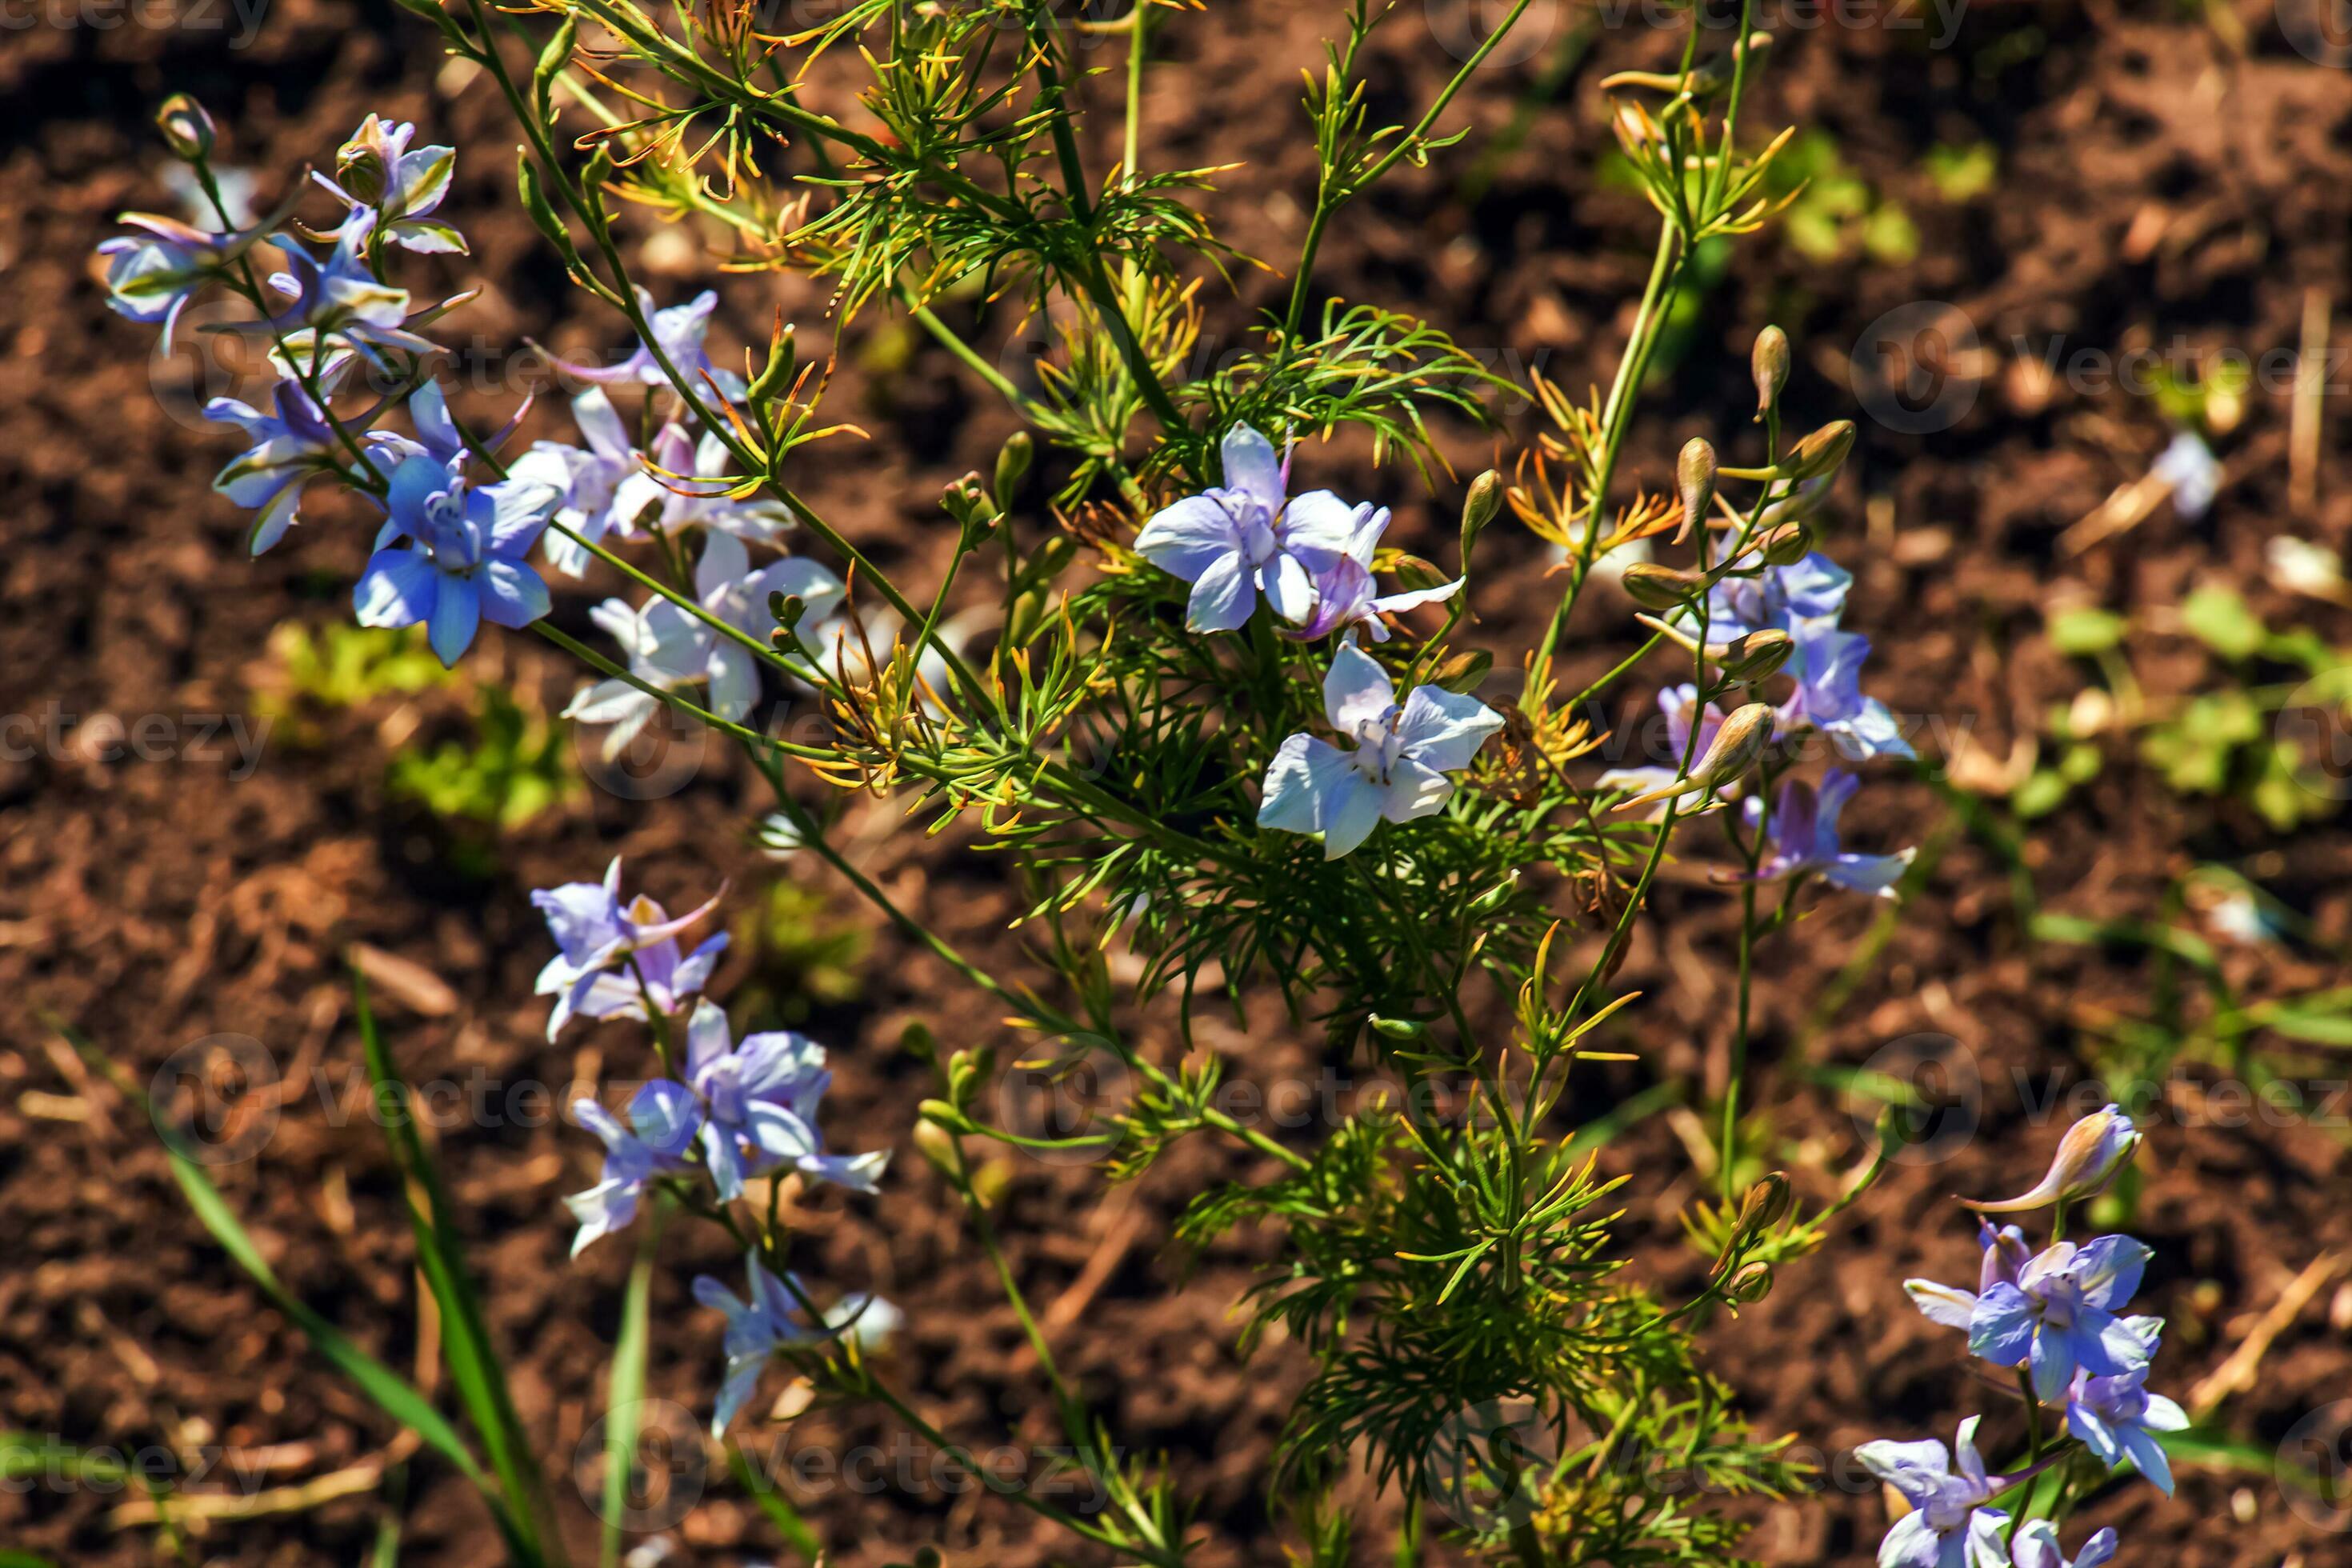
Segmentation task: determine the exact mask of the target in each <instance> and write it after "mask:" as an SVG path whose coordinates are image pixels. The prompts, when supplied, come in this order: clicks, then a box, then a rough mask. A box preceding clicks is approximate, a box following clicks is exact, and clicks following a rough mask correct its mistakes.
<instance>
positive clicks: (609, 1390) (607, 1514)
mask: <svg viewBox="0 0 2352 1568" xmlns="http://www.w3.org/2000/svg"><path fill="white" fill-rule="evenodd" d="M661 1222H662V1211H661V1209H660V1208H658V1207H656V1210H655V1212H654V1215H653V1216H652V1218H651V1219H650V1220H648V1221H647V1223H646V1226H645V1227H644V1231H643V1234H641V1235H640V1236H639V1237H638V1238H637V1261H636V1263H635V1267H633V1268H630V1270H629V1288H628V1293H627V1294H626V1295H625V1296H624V1297H622V1299H621V1334H620V1338H619V1339H618V1340H616V1341H615V1342H614V1345H613V1369H612V1373H611V1375H610V1377H609V1378H608V1379H607V1380H606V1383H605V1387H604V1546H603V1549H602V1550H601V1551H600V1552H599V1553H598V1554H597V1562H598V1563H601V1564H602V1565H603V1568H618V1564H619V1563H620V1561H621V1521H622V1520H623V1519H625V1518H626V1517H627V1516H628V1512H629V1478H630V1476H631V1475H632V1474H633V1473H634V1472H635V1468H636V1462H637V1434H638V1432H639V1431H640V1430H641V1428H642V1427H643V1426H644V1422H645V1398H646V1341H647V1339H648V1335H647V1333H646V1318H647V1308H648V1303H649V1302H650V1301H651V1300H652V1298H653V1285H654V1252H655V1249H656V1247H658V1246H659V1245H660V1241H661Z"/></svg>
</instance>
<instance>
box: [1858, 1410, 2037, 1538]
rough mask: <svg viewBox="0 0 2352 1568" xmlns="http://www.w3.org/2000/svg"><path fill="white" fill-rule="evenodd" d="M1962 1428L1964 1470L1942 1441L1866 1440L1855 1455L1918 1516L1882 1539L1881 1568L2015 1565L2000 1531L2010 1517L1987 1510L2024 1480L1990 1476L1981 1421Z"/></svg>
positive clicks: (1907, 1517)
mask: <svg viewBox="0 0 2352 1568" xmlns="http://www.w3.org/2000/svg"><path fill="white" fill-rule="evenodd" d="M1979 1419H1980V1418H1979V1417H1978V1416H1974V1415H1971V1416H1969V1418H1968V1419H1967V1420H1965V1421H1963V1422H1961V1423H1960V1430H1959V1436H1958V1441H1957V1443H1956V1444H1955V1445H1954V1452H1955V1453H1956V1454H1957V1455H1958V1459H1959V1468H1958V1471H1957V1473H1956V1472H1955V1471H1954V1469H1953V1468H1952V1462H1951V1459H1950V1458H1948V1457H1947V1456H1946V1455H1945V1452H1944V1446H1943V1445H1942V1444H1941V1443H1937V1442H1934V1441H1932V1440H1930V1441H1922V1442H1917V1443H1890V1442H1877V1443H1865V1444H1864V1445H1863V1446H1862V1447H1859V1448H1857V1449H1855V1450H1854V1458H1858V1459H1860V1460H1861V1461H1862V1463H1863V1467H1864V1468H1865V1469H1867V1470H1869V1471H1870V1473H1871V1474H1872V1475H1874V1476H1876V1477H1877V1478H1878V1479H1880V1480H1882V1481H1885V1483H1886V1484H1887V1485H1888V1486H1890V1487H1893V1488H1894V1489H1895V1491H1896V1492H1898V1493H1899V1494H1901V1496H1902V1498H1903V1500H1904V1501H1906V1502H1907V1503H1909V1504H1910V1505H1911V1511H1910V1512H1909V1513H1906V1514H1905V1515H1904V1516H1903V1517H1902V1518H1901V1519H1898V1520H1896V1521H1895V1527H1894V1528H1893V1529H1892V1530H1889V1531H1887V1532H1886V1538H1885V1540H1884V1541H1882V1542H1879V1546H1878V1568H2009V1553H2008V1552H2006V1551H2004V1550H2003V1549H2002V1546H2001V1526H2003V1525H2005V1524H2007V1523H2008V1522H2009V1515H2008V1514H2006V1513H2004V1512H2002V1511H2001V1510H1999V1509H1996V1508H1987V1507H1985V1506H1984V1505H1985V1504H1986V1503H1987V1502H1989V1501H1990V1500H1992V1499H1993V1498H1995V1497H1997V1496H1999V1495H2000V1493H2001V1492H2003V1491H2005V1490H2007V1489H2009V1488H2010V1487H2011V1486H2014V1485H2015V1484H2016V1483H2017V1479H2018V1478H2015V1477H2007V1478H2003V1477H1996V1476H1989V1475H1987V1474H1986V1473H1985V1465H1984V1460H1983V1458H1981V1457H1979V1454H1978V1453H1977V1446H1976V1433H1977V1423H1978V1421H1979Z"/></svg>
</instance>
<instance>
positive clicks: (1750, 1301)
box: [1723, 1263, 1772, 1307]
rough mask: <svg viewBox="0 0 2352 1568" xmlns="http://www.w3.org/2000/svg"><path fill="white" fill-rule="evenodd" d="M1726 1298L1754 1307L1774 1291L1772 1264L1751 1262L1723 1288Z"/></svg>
mask: <svg viewBox="0 0 2352 1568" xmlns="http://www.w3.org/2000/svg"><path fill="white" fill-rule="evenodd" d="M1723 1293H1724V1295H1725V1297H1726V1298H1727V1299H1728V1300H1731V1301H1734V1302H1736V1303H1738V1305H1740V1306H1742V1307H1752V1306H1754V1305H1755V1304H1756V1303H1757V1302H1759V1301H1761V1300H1763V1299H1764V1298H1765V1297H1767V1296H1769V1295H1770V1294H1771V1293H1772V1266H1771V1265H1770V1264H1769V1263H1750V1264H1748V1265H1747V1266H1746V1267H1745V1268H1741V1269H1740V1270H1739V1272H1738V1273H1737V1274H1734V1275H1733V1276H1732V1277H1731V1279H1730V1281H1729V1282H1728V1283H1727V1284H1726V1285H1725V1286H1724V1288H1723Z"/></svg>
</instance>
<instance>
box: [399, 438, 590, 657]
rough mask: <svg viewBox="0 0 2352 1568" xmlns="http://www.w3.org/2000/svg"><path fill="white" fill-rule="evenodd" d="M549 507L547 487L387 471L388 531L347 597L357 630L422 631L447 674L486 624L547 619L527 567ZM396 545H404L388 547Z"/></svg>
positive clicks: (414, 469) (543, 589) (403, 468)
mask: <svg viewBox="0 0 2352 1568" xmlns="http://www.w3.org/2000/svg"><path fill="white" fill-rule="evenodd" d="M554 503H555V493H554V492H553V491H552V490H551V489H548V488H547V487H546V486H544V485H540V484H534V483H531V482H530V481H529V480H511V479H510V480H508V481H506V482H504V483H501V484H495V485H487V486H481V487H478V488H477V487H472V486H468V485H467V482H466V481H465V480H464V479H461V478H459V477H458V476H457V474H455V473H453V472H452V471H451V470H450V469H448V468H445V467H443V466H442V465H441V464H439V463H436V462H435V461H434V460H433V459H432V458H407V459H405V460H404V461H403V462H402V463H401V464H400V465H399V467H397V468H394V469H393V471H392V479H391V490H390V493H389V494H388V495H387V496H386V497H385V499H384V510H385V511H386V512H387V513H388V514H389V521H386V522H385V523H384V525H383V532H382V533H381V534H380V535H378V537H377V540H376V545H377V548H376V552H375V554H374V555H373V556H372V557H370V558H369V561H368V563H367V568H366V570H364V571H363V572H362V573H361V574H360V580H359V585H358V586H357V587H356V588H354V589H353V590H352V608H353V610H354V611H355V612H356V613H357V615H358V616H359V623H360V625H362V626H416V625H418V624H419V623H422V624H424V625H425V626H426V627H427V633H426V636H427V639H428V640H429V641H430V642H431V643H432V645H433V651H434V652H435V653H436V654H438V655H439V656H440V658H441V662H442V663H443V664H445V665H454V664H456V663H457V656H458V655H459V654H461V653H464V652H465V651H466V649H467V647H471V646H472V645H473V641H474V632H475V629H476V628H477V627H478V626H479V625H480V623H481V622H482V621H483V620H484V619H485V618H487V619H488V621H489V622H490V623H491V624H492V625H493V626H529V625H530V623H531V622H533V621H535V620H537V619H539V618H540V617H541V616H544V615H545V614H547V609H548V598H547V584H545V583H543V582H541V580H540V576H539V574H538V573H536V572H534V571H532V570H531V569H530V567H529V566H526V565H524V564H523V557H524V556H525V555H527V554H528V553H530V547H531V545H532V544H533V543H534V542H536V541H537V540H538V538H539V534H540V531H541V529H543V528H545V527H546V526H547V512H548V509H549V508H550V507H551V506H553V505H554ZM400 539H405V540H406V541H407V543H405V544H394V540H400Z"/></svg>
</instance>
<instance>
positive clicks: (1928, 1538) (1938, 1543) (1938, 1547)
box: [1878, 1513, 1944, 1568]
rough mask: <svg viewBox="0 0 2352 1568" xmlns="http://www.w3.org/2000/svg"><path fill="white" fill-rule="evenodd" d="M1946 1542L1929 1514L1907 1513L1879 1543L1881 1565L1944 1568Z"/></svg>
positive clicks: (1879, 1566)
mask: <svg viewBox="0 0 2352 1568" xmlns="http://www.w3.org/2000/svg"><path fill="white" fill-rule="evenodd" d="M1943 1544H1944V1542H1943V1537H1941V1536H1939V1535H1937V1533H1936V1532H1935V1531H1933V1530H1931V1529H1929V1528H1928V1525H1927V1516H1926V1515H1925V1514H1921V1513H1906V1514H1905V1515H1904V1516H1903V1517H1902V1518H1901V1519H1898V1520H1896V1521H1895V1524H1894V1526H1893V1528H1891V1529H1890V1530H1888V1531H1887V1532H1886V1538H1885V1540H1883V1541H1881V1542H1879V1543H1878V1568H1941V1563H1942V1561H1943Z"/></svg>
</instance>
